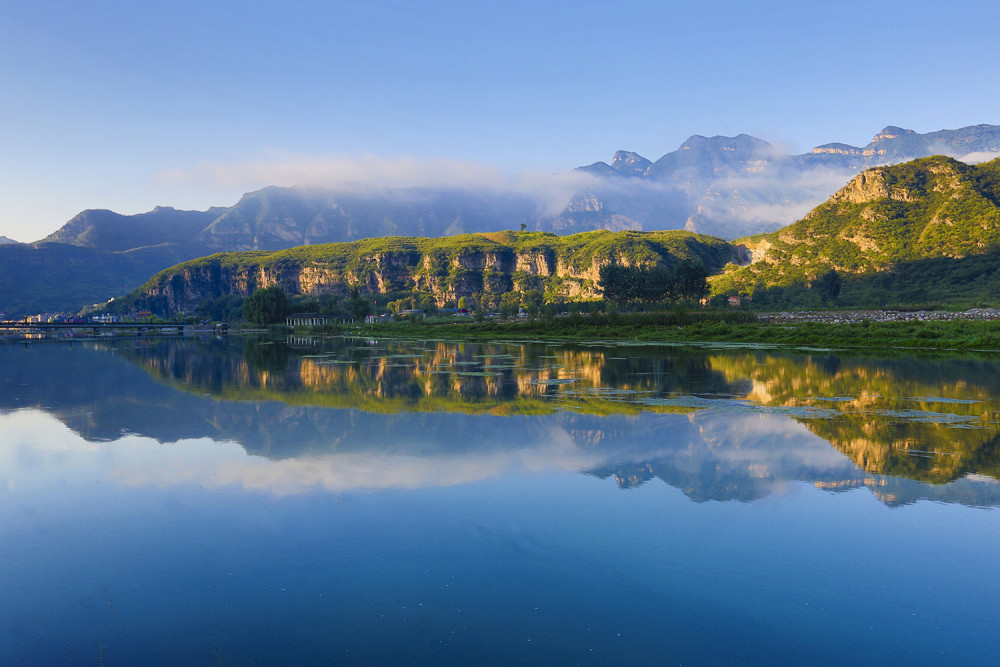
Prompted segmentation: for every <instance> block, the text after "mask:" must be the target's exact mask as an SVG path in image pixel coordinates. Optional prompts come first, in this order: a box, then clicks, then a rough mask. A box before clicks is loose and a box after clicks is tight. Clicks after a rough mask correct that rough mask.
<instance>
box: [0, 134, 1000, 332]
mask: <svg viewBox="0 0 1000 667" xmlns="http://www.w3.org/2000/svg"><path fill="white" fill-rule="evenodd" d="M996 153H1000V126H995V125H976V126H970V127H965V128H961V129H958V130H941V131H939V132H931V133H927V134H918V133H916V132H914V131H912V130H905V129H902V128H898V127H893V126H890V127H887V128H885V129H883V130H882V131H881V132H879V133H877V134H876V135H875V136H874V137H873V139H872V141H871V142H869V143H868V144H867V145H866V146H863V147H856V146H851V145H847V144H842V143H831V144H824V145H822V146H818V147H816V148H814V149H813V150H812V151H811V152H809V153H805V154H801V155H789V154H786V153H784V152H782V151H781V150H780V149H779V148H778V147H775V146H773V145H771V144H769V143H767V142H765V141H763V140H761V139H757V138H754V137H751V136H748V135H745V134H742V135H739V136H737V137H711V138H708V137H702V136H698V135H696V136H692V137H691V138H689V139H688V140H687V141H685V142H684V143H683V144H682V145H681V146H680V147H679V148H678V149H677V150H675V151H672V152H670V153H667V154H666V155H664V156H662V157H661V158H659V159H657V160H655V161H651V160H648V159H646V158H644V157H642V156H641V155H639V154H637V153H635V152H630V151H624V150H623V151H618V152H617V153H616V154H615V155H614V157H613V158H612V160H611V162H610V164H609V163H605V162H595V163H593V164H590V165H587V166H584V167H579V168H577V169H575V170H572V171H571V172H568V173H567V174H563V176H566V177H567V178H568V179H569V182H570V183H572V186H573V187H572V188H571V190H570V191H568V192H569V193H570V194H565V195H554V194H553V193H552V191H550V190H546V189H545V187H544V186H542V187H540V188H539V189H536V190H533V191H530V192H525V191H512V190H503V189H498V188H496V187H469V188H426V187H425V188H378V187H370V188H364V189H362V188H356V189H347V188H340V189H337V190H319V189H311V190H307V189H299V188H280V187H267V188H264V189H262V190H259V191H256V192H252V193H248V194H246V195H244V196H243V198H242V199H241V200H240V201H239V202H237V203H236V204H235V205H233V206H230V207H216V208H211V209H209V210H207V211H179V210H176V209H173V208H170V207H157V208H156V209H154V210H153V211H150V212H147V213H142V214H138V215H120V214H117V213H114V212H112V211H107V210H88V211H84V212H82V213H80V214H78V215H77V216H75V217H74V218H73V219H72V220H70V221H69V222H67V223H66V224H65V225H64V226H63V227H61V228H60V229H58V230H57V231H55V232H53V233H52V234H50V235H49V236H47V237H45V238H44V239H41V240H39V241H37V242H35V243H31V244H18V243H3V241H5V240H8V241H9V239H0V260H2V261H0V290H3V291H2V292H0V293H2V294H3V295H4V296H3V297H2V301H0V310H3V311H5V312H7V313H8V314H27V313H32V312H40V311H46V310H76V309H79V308H80V307H81V306H83V305H84V304H87V303H94V302H101V301H105V300H107V299H108V298H109V297H112V296H116V295H119V294H122V293H124V292H127V291H128V290H129V289H132V288H134V287H136V286H137V285H139V284H141V283H142V282H143V281H144V280H145V279H146V278H148V277H149V276H150V275H152V274H153V273H155V272H157V271H159V270H162V269H164V268H167V267H169V266H172V265H174V264H176V263H178V262H182V261H185V260H189V259H193V258H197V257H202V256H206V255H209V254H212V253H216V252H226V251H240V250H281V249H286V248H291V247H295V246H301V245H312V244H320V243H332V242H342V241H355V240H359V239H363V238H370V237H380V236H414V235H416V236H431V237H434V236H450V235H455V234H462V233H481V232H492V231H498V230H503V229H517V228H519V227H521V226H522V225H523V226H524V227H526V228H527V229H529V230H534V231H551V232H555V233H557V234H574V233H578V232H582V231H592V230H601V229H603V230H611V231H622V230H647V231H648V230H669V229H686V230H688V231H693V232H697V233H703V234H711V235H715V236H719V237H722V238H726V239H731V238H734V237H740V236H743V235H746V234H749V233H756V232H770V231H773V230H775V229H778V228H779V227H781V226H782V225H784V224H788V223H791V222H793V221H794V220H796V219H798V218H800V217H801V216H802V215H804V214H805V213H806V212H808V211H809V210H810V209H811V208H813V207H814V206H815V205H817V204H819V203H821V202H822V201H823V200H825V199H826V198H827V197H828V196H829V195H830V194H831V193H833V192H835V191H836V190H837V189H838V188H839V187H841V186H842V185H843V184H844V183H845V182H847V181H848V180H849V179H850V178H851V177H852V176H854V175H855V174H857V173H858V172H859V171H860V170H862V169H864V168H866V167H870V166H872V165H878V164H886V163H891V162H898V161H902V160H907V159H912V158H918V157H924V156H927V155H931V154H945V155H950V156H954V157H960V158H963V157H964V158H966V159H971V160H976V159H981V158H983V157H985V156H987V155H990V154H996ZM563 183H565V179H564V181H563ZM560 191H561V190H560ZM560 197H562V198H561V199H560ZM26 276H33V278H32V279H30V280H29V279H26Z"/></svg>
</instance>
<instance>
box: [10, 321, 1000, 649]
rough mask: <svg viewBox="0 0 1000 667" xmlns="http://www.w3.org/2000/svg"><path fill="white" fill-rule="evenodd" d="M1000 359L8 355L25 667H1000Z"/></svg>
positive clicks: (643, 349)
mask: <svg viewBox="0 0 1000 667" xmlns="http://www.w3.org/2000/svg"><path fill="white" fill-rule="evenodd" d="M998 478H1000V356H994V357H972V356H970V357H957V358H943V357H934V358H917V357H913V356H896V357H883V358H878V357H859V356H843V355H841V356H838V355H837V354H835V353H833V352H829V351H816V352H812V353H803V352H798V353H792V352H782V351H776V350H746V349H711V348H705V349H679V348H669V347H655V346H639V345H635V346H617V345H605V344H593V345H573V346H562V345H553V344H545V343H539V342H531V343H524V344H509V343H496V344H493V343H458V342H445V341H369V340H358V339H355V340H349V339H308V338H298V339H297V338H290V339H288V340H286V341H267V340H263V339H251V338H240V337H236V336H231V337H227V338H205V339H200V340H199V339H193V338H186V339H121V340H114V341H99V342H98V341H93V342H87V341H73V342H69V341H31V342H27V343H25V342H10V341H8V342H2V343H0V536H2V539H0V612H2V613H0V664H3V665H109V666H113V665H158V664H162V665H180V664H190V665H199V664H201V665H258V666H262V665H312V664H315V665H331V664H343V665H403V664H405V665H443V664H461V665H508V664H518V665H522V664H535V665H553V664H558V665H577V664H580V665H608V664H623V665H727V664H733V665H776V664H814V665H815V664H820V665H827V664H829V665H843V664H878V665H895V664H899V665H903V664H905V665H940V664H987V663H993V662H995V660H996V656H997V655H998V654H1000V632H998V631H997V621H998V620H1000V618H998V614H1000V612H998V609H1000V576H998V574H997V568H998V563H1000V513H998V510H997V507H998V506H1000V483H998V481H997V479H998Z"/></svg>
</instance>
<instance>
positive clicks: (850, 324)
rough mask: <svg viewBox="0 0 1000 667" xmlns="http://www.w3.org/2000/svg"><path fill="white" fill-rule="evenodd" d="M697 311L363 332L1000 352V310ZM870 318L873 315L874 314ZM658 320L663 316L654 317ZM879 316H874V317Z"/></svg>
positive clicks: (363, 330)
mask: <svg viewBox="0 0 1000 667" xmlns="http://www.w3.org/2000/svg"><path fill="white" fill-rule="evenodd" d="M724 315H725V313H722V316H723V317H720V316H719V314H718V313H716V314H715V315H714V316H710V314H709V313H705V312H702V311H695V312H691V313H684V314H681V315H677V316H676V320H677V321H676V322H671V323H668V324H663V323H654V320H656V319H660V320H667V321H669V320H670V317H669V313H634V314H623V315H610V316H597V317H595V316H590V317H579V318H577V319H575V320H574V321H572V322H570V321H568V318H565V317H557V318H552V319H543V318H534V319H527V320H513V321H511V320H507V321H497V320H486V321H483V322H456V323H420V322H394V323H387V324H373V325H365V326H362V327H358V328H357V329H354V330H353V331H355V332H357V333H358V334H360V335H362V336H372V337H411V336H421V337H437V338H447V339H463V338H464V339H467V340H484V339H492V340H507V341H517V340H525V339H528V340H540V339H544V340H547V341H548V340H551V341H553V342H560V341H562V342H590V341H608V342H613V341H617V342H634V343H651V344H666V345H692V346H699V347H700V346H705V345H720V344H721V345H727V344H728V345H740V346H763V347H772V346H773V347H779V348H789V349H795V348H800V349H801V348H823V349H831V350H844V351H851V352H857V353H865V352H889V351H893V352H895V353H923V352H930V353H953V352H974V353H977V354H995V353H998V352H1000V311H998V310H994V309H973V310H971V311H964V312H962V313H952V312H948V311H912V312H909V311H839V312H838V311H808V312H806V311H803V312H796V313H784V312H780V313H759V314H756V317H757V319H756V320H749V321H742V322H737V321H726V320H725V319H724ZM873 315H874V316H875V317H873ZM657 316H659V317H657ZM876 318H877V319H876Z"/></svg>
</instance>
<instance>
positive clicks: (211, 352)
mask: <svg viewBox="0 0 1000 667" xmlns="http://www.w3.org/2000/svg"><path fill="white" fill-rule="evenodd" d="M307 342H308V341H300V343H301V344H300V345H298V346H296V347H292V346H289V345H286V344H284V343H281V342H267V341H260V340H252V339H248V340H242V339H239V338H231V339H229V340H228V341H221V342H220V341H213V342H211V343H204V342H201V343H199V342H196V341H183V340H164V341H159V342H157V343H154V344H151V345H148V346H142V347H137V348H135V349H132V350H129V351H128V352H127V354H128V355H129V356H130V357H131V358H133V359H135V360H136V361H138V362H139V363H141V364H142V365H143V366H144V367H146V368H147V369H149V370H151V371H152V372H153V373H154V374H155V375H157V376H158V377H161V378H163V379H165V380H167V381H168V382H171V383H172V384H175V385H176V386H178V387H180V388H183V389H185V390H186V391H190V392H194V393H211V394H212V395H215V396H217V397H220V398H226V399H238V400H270V401H281V402H283V403H285V404H288V405H295V406H320V407H338V408H358V409H362V410H365V411H368V412H378V413H396V412H465V413H476V414H484V413H490V414H496V415H515V414H521V415H531V414H545V413H552V412H554V411H557V410H568V411H571V412H574V413H577V414H595V415H611V414H638V413H639V412H643V411H647V410H651V409H653V410H655V409H659V410H661V411H671V410H672V411H690V410H693V409H695V408H683V407H672V408H671V407H664V406H659V407H650V406H647V405H644V404H643V402H642V400H643V399H645V398H667V399H669V398H674V397H681V398H683V397H686V396H691V395H696V396H702V397H705V398H707V399H713V398H727V397H728V398H738V399H741V400H743V401H747V402H749V403H751V404H757V405H761V406H767V407H775V408H779V409H781V410H789V411H790V414H791V416H792V417H793V418H795V419H797V420H798V421H800V422H801V423H802V424H804V425H805V426H806V427H808V428H809V429H810V430H811V431H812V432H813V433H815V434H817V435H818V436H820V437H822V438H823V439H824V440H826V441H828V442H829V443H830V444H832V445H833V446H834V447H835V448H836V449H837V450H839V451H840V452H842V453H844V454H845V455H847V456H848V457H849V458H850V459H851V460H852V461H853V462H854V463H855V464H856V465H857V466H859V467H860V468H861V469H862V470H864V471H865V472H867V473H869V474H875V475H897V476H903V477H908V478H911V479H917V480H925V481H930V482H936V483H939V482H946V481H949V480H955V479H959V478H960V477H962V476H963V475H965V474H967V473H969V472H979V473H983V474H989V475H994V476H997V475H1000V451H998V447H1000V444H998V437H1000V426H998V424H997V409H998V405H997V401H996V400H994V399H993V397H994V396H998V395H1000V386H998V385H1000V374H998V373H996V365H995V364H993V363H990V362H987V361H983V360H976V359H953V360H947V361H942V360H925V359H917V358H897V359H865V358H850V357H840V356H836V355H832V354H817V355H795V354H783V353H778V352H773V351H771V352H763V351H758V352H735V351H734V352H725V353H722V352H714V353H700V352H691V351H679V350H674V349H665V348H656V347H643V346H635V347H610V346H609V347H586V346H562V345H550V344H544V343H525V344H493V343H478V342H468V343H456V342H450V341H433V342H418V343H414V342H406V341H380V342H378V343H377V344H375V343H372V344H368V343H365V342H357V341H352V340H347V339H331V340H322V341H316V343H315V344H314V345H312V346H310V345H307V344H306V343H307ZM661 402H662V401H661ZM817 409H820V410H822V411H823V414H824V415H829V414H830V413H832V417H828V416H823V417H814V416H810V414H809V412H808V411H810V410H812V411H815V410H817ZM598 435H599V434H596V435H595V437H597V436H598ZM588 437H589V436H588ZM586 439H587V438H582V439H581V440H580V443H581V444H582V443H583V442H585V441H586ZM586 446H589V445H586ZM706 465H707V466H708V468H706V472H705V474H706V475H708V477H706V478H705V479H704V480H703V481H702V482H700V483H699V486H700V487H702V488H706V489H707V488H710V487H711V486H712V484H715V482H711V480H710V476H711V474H712V468H711V463H710V462H709V463H706ZM605 472H606V473H607V474H614V475H617V476H618V477H619V479H620V482H621V483H622V484H623V485H626V486H627V485H629V484H637V483H640V482H641V481H642V480H643V479H647V478H649V477H650V476H660V477H663V478H664V479H667V480H671V479H672V478H671V474H670V473H669V472H668V471H664V470H663V469H662V468H657V465H656V464H655V462H652V463H650V464H649V465H645V464H643V465H638V467H636V468H635V469H621V470H617V469H616V470H613V471H605ZM675 482H676V483H677V484H682V481H681V480H672V481H671V483H672V484H673V483H675ZM706 493H707V494H708V497H714V495H713V494H714V493H715V492H706ZM719 493H721V494H722V495H725V494H726V493H729V492H728V491H725V490H722V491H719Z"/></svg>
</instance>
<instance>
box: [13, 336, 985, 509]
mask: <svg viewBox="0 0 1000 667" xmlns="http://www.w3.org/2000/svg"><path fill="white" fill-rule="evenodd" d="M0 356H2V365H0V369H2V370H0V380H2V385H0V388H2V390H3V391H2V394H0V395H2V397H3V398H2V400H3V403H2V404H0V409H3V410H10V409H16V408H25V407H36V408H42V409H44V410H45V411H46V412H49V413H51V414H53V415H55V416H56V417H57V418H58V419H59V420H60V421H62V422H63V423H65V424H66V425H68V426H69V427H70V428H72V429H73V430H74V431H77V432H78V433H79V434H80V435H82V436H83V437H84V438H85V439H87V440H92V441H93V440H109V441H116V440H118V439H119V438H120V437H121V435H122V433H126V432H128V433H134V434H138V435H142V436H147V437H150V438H153V439H155V440H156V441H158V442H161V443H166V442H169V443H178V442H180V441H182V440H189V439H195V438H211V439H212V440H215V441H234V442H236V443H239V445H240V446H241V447H242V449H243V450H245V451H246V452H247V453H249V454H251V455H257V456H251V457H246V456H243V457H237V458H229V459H226V460H215V461H214V462H213V463H212V464H211V466H209V468H207V469H205V470H192V471H189V473H190V475H193V476H195V477H198V476H199V475H200V476H202V477H203V478H204V479H203V481H204V482H205V483H240V484H244V485H245V486H250V487H259V488H271V489H272V490H280V491H281V492H294V491H295V489H296V487H297V486H300V487H307V486H317V485H318V486H324V487H326V488H329V489H331V490H334V491H336V490H344V489H348V488H361V487H374V488H385V487H390V486H404V487H406V486H420V485H426V484H456V483H463V482H467V481H473V480H475V479H482V478H485V477H489V476H493V475H498V474H501V473H503V472H504V471H505V470H507V469H510V468H512V467H519V468H523V469H528V470H542V469H560V470H569V471H580V472H587V473H589V474H593V475H597V476H600V477H614V478H615V479H616V480H617V482H618V484H619V485H620V486H622V487H625V488H627V487H633V486H637V485H639V484H642V483H644V482H646V481H648V480H651V479H654V478H659V479H661V480H663V481H664V482H666V483H667V484H670V485H671V486H674V487H676V488H678V489H680V490H682V491H683V492H684V493H685V494H687V495H688V496H689V497H691V498H692V499H695V500H711V499H714V500H728V499H741V500H752V499H756V498H760V497H763V496H766V495H768V494H771V493H775V492H780V491H781V490H782V489H783V488H784V487H785V486H786V485H787V484H788V483H789V482H793V481H808V482H811V483H813V484H816V485H817V486H820V487H822V488H827V489H830V490H834V491H838V490H843V489H850V488H855V487H867V488H870V489H871V490H872V491H873V492H874V493H875V494H876V495H877V496H878V497H879V498H881V499H882V500H883V501H884V502H886V503H889V504H898V503H906V502H912V501H914V500H917V499H921V498H932V499H937V500H943V501H951V502H962V503H967V504H974V505H994V506H995V505H1000V484H997V483H996V481H995V478H997V477H998V472H1000V467H998V459H1000V452H998V451H997V444H998V433H1000V426H998V423H997V407H998V400H997V397H998V396H1000V373H998V371H1000V364H996V363H993V362H991V361H987V360H983V359H954V360H923V359H917V358H912V357H909V358H898V359H868V358H838V357H836V356H832V355H829V354H817V355H801V354H785V353H776V352H761V351H755V352H748V351H711V352H708V351H690V350H677V349H670V348H662V347H650V346H626V347H621V346H610V345H608V346H604V345H601V346H589V347H588V346H560V345H549V344H543V343H525V344H517V345H514V344H490V343H456V342H442V341H422V342H407V341H380V342H374V341H357V340H340V339H338V340H309V339H292V340H289V341H286V342H272V341H266V340H254V339H240V338H235V337H234V338H229V339H211V340H202V341H199V340H193V339H189V340H176V339H163V340H143V341H118V342H114V343H86V344H81V343H76V344H75V345H74V346H73V347H70V346H69V345H67V344H62V343H50V344H34V345H29V346H26V347H25V346H16V345H2V346H0ZM153 378H155V381H154V380H153ZM26 379H30V380H26ZM348 408H349V409H348ZM831 445H832V447H831ZM185 451H187V448H186V449H185ZM258 457H264V458H258ZM123 465H127V464H123ZM132 477H133V478H135V475H133V476H132ZM142 478H143V479H144V480H146V481H147V482H151V481H155V480H156V478H157V471H156V470H146V471H145V472H144V475H143V477H142ZM211 480H214V481H211ZM159 481H160V483H168V482H169V480H167V479H160V480H159Z"/></svg>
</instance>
